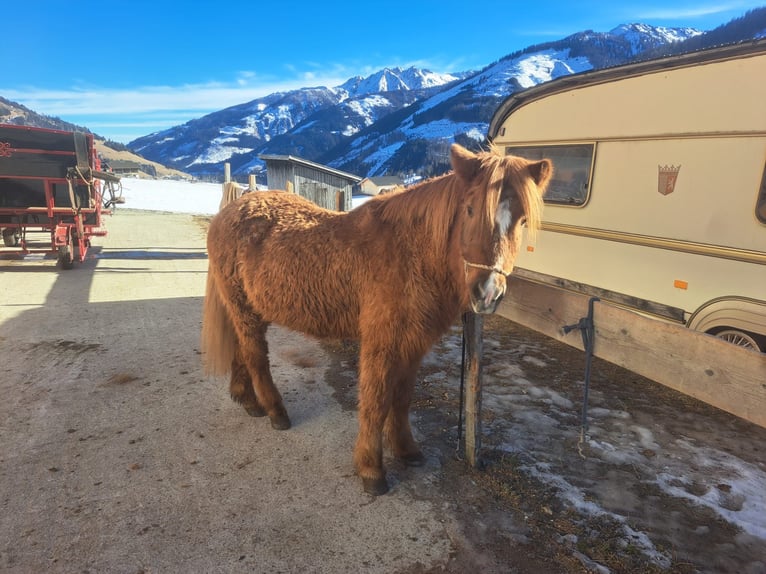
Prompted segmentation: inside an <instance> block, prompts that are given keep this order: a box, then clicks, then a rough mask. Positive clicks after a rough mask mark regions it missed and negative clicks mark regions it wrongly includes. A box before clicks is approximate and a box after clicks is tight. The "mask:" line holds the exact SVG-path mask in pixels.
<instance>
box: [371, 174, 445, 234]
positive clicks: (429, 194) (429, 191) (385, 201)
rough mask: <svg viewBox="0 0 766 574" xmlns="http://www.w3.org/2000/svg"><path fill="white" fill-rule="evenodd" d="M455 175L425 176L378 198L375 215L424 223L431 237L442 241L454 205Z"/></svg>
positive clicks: (401, 222) (397, 220) (388, 220)
mask: <svg viewBox="0 0 766 574" xmlns="http://www.w3.org/2000/svg"><path fill="white" fill-rule="evenodd" d="M457 183H458V182H457V176H456V175H455V174H454V173H452V172H450V173H448V174H445V175H442V176H438V177H434V178H431V179H427V180H426V181H423V182H420V183H418V184H416V185H413V186H411V187H408V188H401V189H397V190H395V191H393V192H391V193H389V194H387V195H385V196H382V197H381V201H380V206H379V209H378V217H379V218H380V220H381V221H382V222H387V223H392V222H397V223H400V224H404V225H406V226H407V227H414V226H416V225H418V224H425V226H426V227H428V228H429V229H431V230H432V231H433V236H434V237H435V238H437V239H439V240H440V241H444V242H446V240H447V237H448V234H449V230H450V228H451V227H452V223H453V221H454V220H455V212H456V210H457V208H458V201H459V197H458V193H457Z"/></svg>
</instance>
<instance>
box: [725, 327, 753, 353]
mask: <svg viewBox="0 0 766 574" xmlns="http://www.w3.org/2000/svg"><path fill="white" fill-rule="evenodd" d="M716 337H718V338H719V339H723V340H724V341H726V342H728V343H733V344H735V345H737V346H738V347H742V348H744V349H751V350H753V351H760V350H761V348H760V347H759V345H758V342H757V341H756V340H755V339H753V337H751V336H750V335H748V334H747V333H745V332H744V331H739V330H737V329H726V330H725V331H721V332H719V333H716Z"/></svg>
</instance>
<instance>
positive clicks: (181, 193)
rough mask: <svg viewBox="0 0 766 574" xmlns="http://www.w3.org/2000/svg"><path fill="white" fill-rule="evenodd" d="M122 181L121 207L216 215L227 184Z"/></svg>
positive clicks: (140, 180)
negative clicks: (122, 198) (122, 203)
mask: <svg viewBox="0 0 766 574" xmlns="http://www.w3.org/2000/svg"><path fill="white" fill-rule="evenodd" d="M121 183H122V196H123V197H124V198H125V204H124V205H121V206H119V207H118V209H143V210H148V211H169V212H173V213H193V214H195V215H212V214H214V213H218V206H219V205H220V203H221V197H222V195H223V186H222V185H221V184H220V183H202V182H195V183H191V182H188V181H175V180H169V179H167V180H166V179H157V180H154V179H137V178H130V177H124V178H122V180H121ZM243 187H247V186H243ZM363 201H364V199H360V198H356V197H355V198H354V199H353V205H354V207H356V206H357V205H358V204H359V203H360V202H363Z"/></svg>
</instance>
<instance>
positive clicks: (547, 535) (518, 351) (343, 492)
mask: <svg viewBox="0 0 766 574" xmlns="http://www.w3.org/2000/svg"><path fill="white" fill-rule="evenodd" d="M107 228H108V229H109V235H108V236H107V237H106V238H103V239H99V240H98V245H96V246H94V248H93V250H92V257H90V258H89V259H88V260H87V261H86V262H85V263H84V264H81V265H78V266H76V267H75V269H74V270H71V271H59V270H58V269H57V268H56V266H55V261H54V260H48V259H45V258H43V257H39V256H29V257H27V258H26V259H25V260H19V259H15V258H12V257H7V256H4V257H2V258H0V273H2V278H3V285H4V287H3V289H2V291H1V292H0V325H2V329H1V330H0V364H1V365H2V375H0V376H1V377H2V378H1V379H0V389H1V390H2V394H3V397H4V400H3V401H0V571H2V572H20V573H26V572H43V571H45V572H126V573H138V572H147V573H148V572H317V573H320V572H328V573H329V572H371V573H373V572H374V573H377V572H380V573H399V574H416V573H418V574H420V573H432V572H448V573H463V572H486V573H502V572H507V573H516V572H518V573H526V572H530V573H543V574H544V573H560V572H561V573H563V572H599V573H606V572H673V573H676V572H677V573H691V572H738V573H739V572H742V573H748V574H755V573H762V572H766V513H765V512H764V508H765V506H764V497H765V496H766V494H765V493H766V452H764V445H765V444H766V429H762V428H760V427H757V426H754V425H751V424H749V423H746V422H744V421H742V420H739V419H737V418H735V417H733V416H731V415H728V414H726V413H723V412H721V411H717V410H715V409H713V408H711V407H708V406H707V405H704V404H702V403H699V402H698V401H694V400H692V399H689V398H687V397H684V396H683V395H680V394H678V393H676V392H674V391H671V390H668V389H665V388H663V387H661V386H659V385H656V384H654V383H652V382H650V381H647V380H645V379H642V378H640V377H637V376H636V375H633V374H632V373H629V372H627V371H624V370H622V369H619V368H617V367H614V366H612V365H609V364H608V363H604V362H602V361H596V362H595V365H594V369H593V378H592V383H591V384H592V388H591V397H590V401H589V417H588V420H589V428H588V432H587V435H586V437H585V440H584V441H583V442H582V443H580V412H581V406H582V405H581V400H582V394H583V380H582V377H583V364H584V358H583V356H582V353H580V352H579V351H576V350H574V349H571V348H569V347H566V346H564V345H561V344H559V343H557V342H555V341H552V340H550V339H547V338H545V337H542V336H540V335H538V334H536V333H533V332H530V331H528V330H526V329H523V328H521V327H519V326H516V325H514V324H512V323H509V322H507V321H505V320H502V319H499V318H492V319H488V320H487V321H486V323H485V343H484V347H485V358H484V362H483V365H484V367H483V368H484V374H485V393H484V398H483V411H482V412H483V423H484V433H483V435H482V440H483V451H482V463H483V465H482V466H483V468H482V469H480V470H479V469H471V468H469V467H468V465H467V464H466V463H465V462H464V461H463V460H462V458H463V457H462V453H461V452H460V451H459V449H457V428H458V413H459V380H460V354H461V340H460V329H459V326H457V325H456V326H455V328H454V329H453V330H452V331H451V332H450V333H448V334H447V335H446V336H445V337H444V338H443V340H442V341H441V342H440V343H439V344H438V345H437V347H436V348H435V349H434V351H433V352H432V353H431V354H430V355H429V356H428V357H427V359H426V361H425V362H424V365H423V368H422V370H421V373H420V376H419V384H418V392H417V396H416V402H415V405H414V408H413V424H414V427H415V429H416V433H417V436H418V438H419V440H420V441H421V444H422V447H423V449H424V452H425V454H426V457H427V461H426V464H425V465H424V466H423V467H420V468H405V467H404V466H401V465H399V464H397V463H396V462H395V461H393V460H387V465H388V470H389V477H388V478H389V484H390V485H391V487H392V488H391V492H390V493H389V494H387V495H386V496H382V497H378V498H372V497H369V496H367V495H365V494H363V493H362V489H361V484H360V481H359V480H358V478H357V477H355V476H354V473H353V467H352V464H351V448H352V445H353V440H354V436H355V433H356V419H355V412H354V403H355V393H356V380H355V367H356V355H355V348H354V345H353V344H351V343H348V342H333V343H318V342H316V341H313V340H309V339H306V338H304V337H302V336H300V335H297V334H294V333H290V332H287V331H284V330H281V329H272V331H271V332H270V346H271V355H272V366H273V370H274V378H275V381H276V382H277V385H278V386H279V388H280V390H281V391H282V394H283V396H284V398H285V402H286V405H287V408H288V410H289V412H290V416H291V419H292V421H293V428H292V429H290V430H289V431H286V432H277V431H274V430H272V429H271V428H270V427H269V425H268V422H267V421H264V420H262V419H253V418H250V417H248V416H247V415H246V413H245V412H244V410H242V409H241V408H240V407H238V406H237V405H235V404H234V403H233V402H231V401H230V399H229V398H228V395H227V388H226V382H225V381H222V380H210V379H208V378H206V377H204V376H203V374H202V371H201V361H200V353H199V345H198V337H199V327H200V312H201V301H202V297H203V294H204V278H205V272H206V266H207V263H206V256H205V252H204V222H201V221H200V220H199V219H198V218H194V217H192V216H187V215H174V214H161V213H150V212H138V211H129V210H123V211H121V212H119V213H118V214H117V215H116V216H114V217H113V218H110V219H109V220H108V221H107Z"/></svg>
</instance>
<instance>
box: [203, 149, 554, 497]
mask: <svg viewBox="0 0 766 574" xmlns="http://www.w3.org/2000/svg"><path fill="white" fill-rule="evenodd" d="M450 155H451V162H452V168H453V170H452V172H450V173H449V174H447V175H444V176H441V177H437V178H433V179H430V180H427V181H425V182H423V183H420V184H418V185H416V186H413V187H411V188H408V189H406V190H403V191H399V192H396V193H392V194H389V195H384V196H379V197H376V198H372V199H370V200H369V201H367V202H366V203H364V204H363V205H361V206H359V207H357V208H356V209H354V210H352V211H350V212H348V213H339V212H333V211H328V210H326V209H322V208H319V207H317V206H316V205H314V204H313V203H311V202H309V201H308V200H305V199H303V198H301V197H298V196H296V195H293V194H290V193H287V192H283V191H275V192H254V193H246V194H244V195H243V196H242V197H240V198H239V199H237V200H235V201H234V202H233V203H230V204H229V205H227V206H226V207H224V208H223V209H222V210H221V211H220V213H219V214H218V215H216V216H215V217H214V218H213V220H212V222H211V223H210V229H209V232H208V238H207V249H208V256H209V258H210V261H209V271H208V277H207V292H206V295H205V304H204V317H203V326H202V346H203V352H204V358H205V368H206V371H207V373H209V374H212V375H225V374H228V373H231V381H230V392H231V396H232V398H233V399H234V400H235V401H237V402H239V403H241V404H242V405H243V406H244V408H245V409H246V410H247V412H248V413H249V414H251V415H253V416H262V415H264V414H267V415H268V416H269V418H270V419H271V425H272V427H274V428H275V429H287V428H289V427H290V419H289V418H288V416H287V411H286V410H285V407H284V404H283V403H282V397H281V396H280V394H279V391H277V389H276V387H275V386H274V383H273V381H272V378H271V373H270V369H269V358H268V347H267V344H266V329H267V328H268V326H269V324H270V323H276V324H279V325H283V326H286V327H288V328H290V329H293V330H296V331H300V332H303V333H306V334H308V335H311V336H314V337H319V338H335V339H355V340H358V341H359V342H360V356H359V373H358V375H359V398H358V417H359V434H358V436H357V441H356V446H355V448H354V464H355V467H356V471H357V474H358V475H359V476H360V477H361V478H362V482H363V486H364V490H365V492H368V493H370V494H375V495H377V494H383V493H385V492H387V490H388V484H387V482H386V474H385V470H384V468H383V438H384V436H385V438H386V439H387V444H388V446H389V447H390V449H391V452H392V454H393V455H394V456H395V457H398V458H400V459H402V460H403V461H404V462H405V463H406V464H410V465H418V464H421V463H422V461H423V455H422V453H421V451H420V449H419V447H418V445H417V443H416V442H415V439H414V438H413V436H412V431H411V428H410V422H409V407H410V401H411V399H412V395H413V387H414V384H415V375H416V372H417V370H418V367H419V365H420V361H421V359H422V358H423V356H424V355H425V354H426V353H427V352H428V350H429V349H430V348H431V346H432V345H433V344H434V343H435V342H436V341H437V340H438V339H439V337H441V336H442V335H443V334H444V333H445V332H446V331H447V330H448V329H449V328H450V326H452V325H453V324H454V322H455V321H456V320H457V319H458V317H459V316H460V314H461V313H462V312H464V311H467V310H473V311H474V312H475V313H492V312H494V311H495V309H496V308H497V305H498V303H499V302H500V300H501V298H502V297H503V295H504V294H505V290H506V277H507V276H508V275H509V274H510V272H511V270H512V268H513V262H514V259H515V258H516V254H517V252H518V249H519V245H520V243H521V240H522V229H521V228H522V226H523V225H524V224H525V222H526V226H527V227H528V228H529V229H530V230H534V229H536V228H537V227H538V226H539V222H540V213H541V209H542V194H543V192H544V190H545V188H546V186H547V184H548V181H549V179H550V177H551V174H552V165H551V162H550V161H549V160H541V161H529V160H526V159H522V158H518V157H513V156H503V155H502V154H501V153H499V152H498V151H496V150H494V149H491V150H490V151H487V152H480V153H477V154H474V153H471V152H469V151H467V150H465V149H463V148H462V147H460V146H459V145H457V144H454V145H453V146H452V148H451V153H450Z"/></svg>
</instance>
